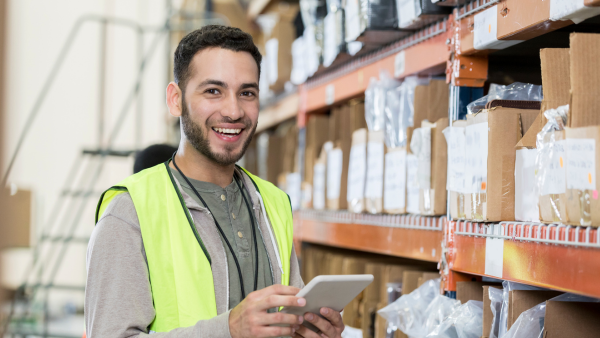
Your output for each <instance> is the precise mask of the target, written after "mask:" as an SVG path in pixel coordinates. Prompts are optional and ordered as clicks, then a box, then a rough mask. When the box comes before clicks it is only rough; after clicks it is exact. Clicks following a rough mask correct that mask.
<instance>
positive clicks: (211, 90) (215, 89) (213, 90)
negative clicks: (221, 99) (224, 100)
mask: <svg viewBox="0 0 600 338" xmlns="http://www.w3.org/2000/svg"><path fill="white" fill-rule="evenodd" d="M205 93H209V94H213V95H217V94H220V92H219V90H218V89H217V88H209V89H207V90H206V91H205Z"/></svg>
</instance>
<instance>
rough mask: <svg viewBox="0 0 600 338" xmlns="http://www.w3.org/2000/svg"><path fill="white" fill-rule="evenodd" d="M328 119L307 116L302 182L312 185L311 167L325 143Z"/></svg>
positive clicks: (318, 116) (325, 117)
mask: <svg viewBox="0 0 600 338" xmlns="http://www.w3.org/2000/svg"><path fill="white" fill-rule="evenodd" d="M328 130H329V117H328V116H326V115H318V114H314V115H309V117H308V121H307V122H306V148H305V154H304V157H305V159H304V181H305V182H308V183H310V184H312V182H313V167H314V165H315V160H316V159H317V158H318V157H319V153H320V152H321V148H322V147H323V144H324V143H325V142H327V132H328Z"/></svg>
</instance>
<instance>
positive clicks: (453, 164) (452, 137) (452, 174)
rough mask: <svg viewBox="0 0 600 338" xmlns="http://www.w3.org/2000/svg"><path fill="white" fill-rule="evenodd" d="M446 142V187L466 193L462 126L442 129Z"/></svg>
mask: <svg viewBox="0 0 600 338" xmlns="http://www.w3.org/2000/svg"><path fill="white" fill-rule="evenodd" d="M443 133H444V136H445V137H446V143H447V144H448V181H447V182H446V189H448V190H450V191H456V192H460V193H468V191H466V188H465V187H466V184H465V157H466V152H465V147H466V137H465V128H464V127H448V128H446V129H444V131H443Z"/></svg>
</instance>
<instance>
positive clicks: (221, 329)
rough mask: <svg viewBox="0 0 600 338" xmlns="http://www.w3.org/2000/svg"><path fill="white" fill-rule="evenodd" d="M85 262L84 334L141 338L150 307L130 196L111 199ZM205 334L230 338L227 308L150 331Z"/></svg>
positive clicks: (165, 336) (163, 336)
mask: <svg viewBox="0 0 600 338" xmlns="http://www.w3.org/2000/svg"><path fill="white" fill-rule="evenodd" d="M294 257H295V256H294ZM296 265H297V262H296ZM86 266H87V284H86V290H85V305H84V312H85V324H86V333H87V336H88V337H90V338H105V337H106V338H108V337H110V338H114V337H119V338H121V337H123V338H125V337H146V336H147V335H148V333H149V332H148V327H149V326H150V324H151V323H152V321H153V320H154V317H155V311H154V305H153V302H152V291H151V288H150V281H149V274H148V265H147V260H146V254H145V251H144V245H143V242H142V234H141V230H140V226H139V221H138V218H137V214H136V212H135V208H134V205H133V201H132V200H131V197H130V196H129V194H127V193H123V194H120V195H119V196H117V197H115V198H114V199H113V201H111V203H110V205H109V206H108V208H107V209H106V212H105V213H104V215H103V216H102V218H101V219H100V220H99V221H98V223H97V224H96V227H95V228H94V231H93V233H92V236H91V238H90V243H89V245H88V250H87V260H86ZM209 336H210V337H223V338H230V337H231V335H230V333H229V311H228V312H225V313H223V314H221V315H219V316H217V317H214V318H211V319H209V320H201V321H198V322H197V323H196V324H195V325H194V326H190V327H185V328H178V329H175V330H172V331H169V332H161V333H153V334H152V337H153V338H175V337H178V338H186V337H190V338H192V337H194V338H198V337H201V338H203V337H209Z"/></svg>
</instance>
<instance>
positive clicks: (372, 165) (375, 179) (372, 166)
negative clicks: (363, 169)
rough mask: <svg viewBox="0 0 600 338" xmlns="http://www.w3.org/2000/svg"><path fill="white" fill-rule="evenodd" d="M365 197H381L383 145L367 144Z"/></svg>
mask: <svg viewBox="0 0 600 338" xmlns="http://www.w3.org/2000/svg"><path fill="white" fill-rule="evenodd" d="M365 197H367V198H381V197H383V143H381V142H369V143H367V183H366V186H365Z"/></svg>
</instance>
